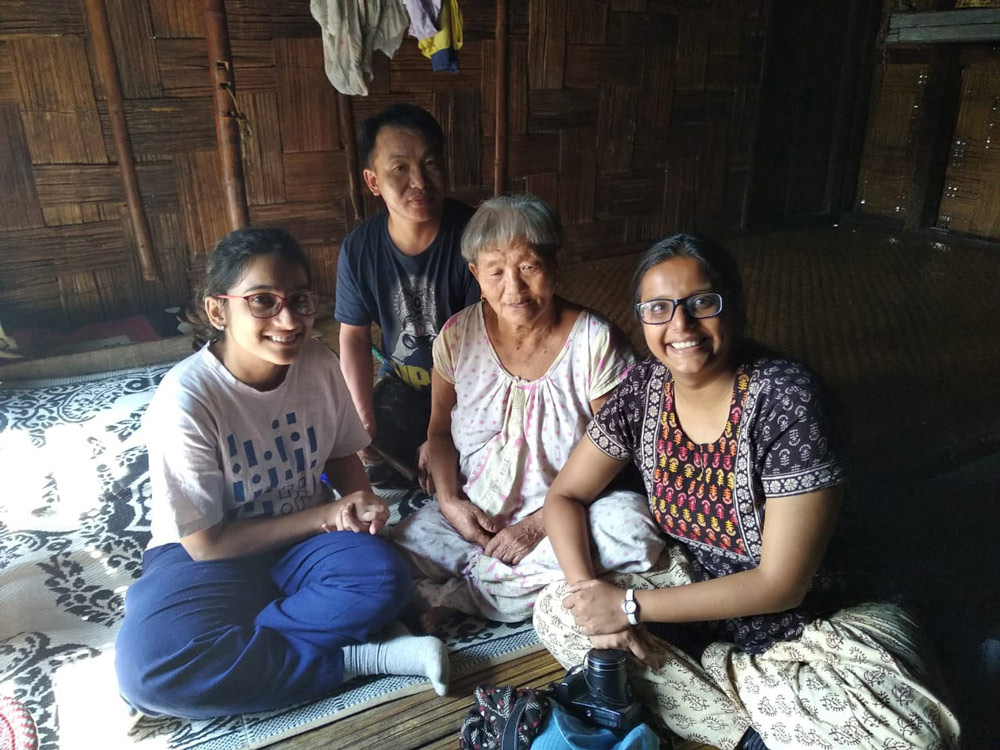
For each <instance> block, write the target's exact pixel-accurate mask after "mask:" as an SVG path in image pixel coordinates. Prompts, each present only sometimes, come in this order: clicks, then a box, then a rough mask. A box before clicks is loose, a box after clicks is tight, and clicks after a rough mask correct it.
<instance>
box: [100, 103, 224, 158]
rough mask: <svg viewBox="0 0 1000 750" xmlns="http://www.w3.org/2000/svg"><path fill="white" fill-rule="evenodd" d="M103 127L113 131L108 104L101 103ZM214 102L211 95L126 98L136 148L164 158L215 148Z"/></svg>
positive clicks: (145, 153) (133, 142) (130, 130)
mask: <svg viewBox="0 0 1000 750" xmlns="http://www.w3.org/2000/svg"><path fill="white" fill-rule="evenodd" d="M99 109H100V115H101V122H102V127H103V128H104V131H105V132H106V133H108V132H110V127H111V126H110V122H109V121H108V117H107V108H106V107H103V106H101V107H99ZM213 112H214V109H213V105H212V100H211V99H210V98H203V97H189V98H185V99H133V100H129V101H126V102H125V121H126V122H127V123H128V131H129V137H130V138H131V140H132V150H133V151H134V152H135V154H136V157H138V156H139V155H144V156H152V157H156V158H157V159H162V158H163V157H164V156H165V155H166V156H169V155H172V154H181V153H186V152H189V151H198V150H208V149H215V147H216V139H215V126H214V120H213Z"/></svg>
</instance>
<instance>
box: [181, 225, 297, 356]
mask: <svg viewBox="0 0 1000 750" xmlns="http://www.w3.org/2000/svg"><path fill="white" fill-rule="evenodd" d="M258 255H274V256H276V257H278V258H281V259H282V260H286V261H289V262H291V263H296V264H298V265H300V266H302V268H303V269H305V272H306V278H307V279H308V280H309V283H312V273H311V271H310V270H309V259H308V258H306V255H305V253H304V252H302V248H301V247H300V246H299V243H298V242H296V241H295V238H294V237H292V235H290V234H289V233H288V232H286V231H285V230H284V229H251V228H246V229H237V230H235V231H232V232H230V233H229V234H227V235H226V236H225V237H223V238H222V239H221V240H219V241H218V242H217V243H216V245H215V247H214V248H212V251H211V252H210V253H209V254H208V257H207V259H206V260H205V277H204V281H203V282H202V285H201V287H200V288H199V289H198V290H197V293H196V294H195V298H194V300H193V302H192V304H191V309H190V310H189V312H188V316H187V317H188V321H189V322H190V323H191V324H192V326H193V327H194V333H193V341H192V343H193V345H194V348H195V349H200V348H201V347H202V346H204V345H205V344H207V343H208V342H210V341H214V340H216V339H218V338H220V335H221V334H220V332H219V331H217V330H216V329H215V328H214V327H212V325H211V324H210V322H209V320H208V316H207V315H206V313H205V298H206V297H214V296H216V295H218V294H225V293H226V292H228V291H229V290H230V289H232V287H233V286H235V285H236V284H237V282H239V280H240V279H242V278H243V275H244V274H245V273H246V271H247V267H248V266H249V265H250V261H251V260H253V259H254V258H256V257H257V256H258ZM226 301H227V300H222V302H223V303H225V302H226Z"/></svg>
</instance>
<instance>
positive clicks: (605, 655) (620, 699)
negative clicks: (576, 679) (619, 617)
mask: <svg viewBox="0 0 1000 750" xmlns="http://www.w3.org/2000/svg"><path fill="white" fill-rule="evenodd" d="M626 659H627V653H626V652H625V651H621V650H619V649H611V648H594V649H591V650H590V651H588V652H587V657H586V659H585V660H584V676H585V677H586V680H587V688H588V689H589V690H590V692H591V693H592V694H593V695H595V696H598V697H600V698H603V699H604V700H606V701H608V702H609V703H616V704H622V705H624V704H627V703H630V702H631V700H632V696H631V695H630V692H631V691H630V690H629V682H628V671H627V669H626Z"/></svg>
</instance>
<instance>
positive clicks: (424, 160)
mask: <svg viewBox="0 0 1000 750" xmlns="http://www.w3.org/2000/svg"><path fill="white" fill-rule="evenodd" d="M371 162H372V163H371V166H370V167H369V168H367V169H365V170H364V177H365V184H366V185H368V189H369V190H371V191H372V194H373V195H379V196H381V197H382V200H384V201H385V205H386V207H387V208H388V209H389V216H390V220H393V221H406V222H413V223H416V224H422V223H425V222H436V221H439V220H440V219H441V212H442V210H443V208H444V196H445V191H446V190H447V182H446V178H445V171H444V157H443V156H442V154H441V153H440V152H438V151H436V150H435V149H434V148H433V147H432V146H431V145H430V144H429V143H428V142H427V140H426V139H425V138H424V136H423V135H421V134H420V133H418V132H417V131H416V130H411V129H409V128H399V127H393V126H387V127H383V128H382V129H381V130H379V132H378V136H377V137H376V138H375V148H374V149H373V150H372V156H371Z"/></svg>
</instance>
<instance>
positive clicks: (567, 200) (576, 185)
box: [559, 128, 597, 224]
mask: <svg viewBox="0 0 1000 750" xmlns="http://www.w3.org/2000/svg"><path fill="white" fill-rule="evenodd" d="M559 176H560V182H561V185H560V191H559V216H560V218H561V219H562V221H563V224H573V223H579V222H585V221H591V220H593V218H594V194H595V192H596V184H595V183H596V179H597V131H596V130H593V129H589V128H588V129H567V130H563V131H561V132H560V134H559Z"/></svg>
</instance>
